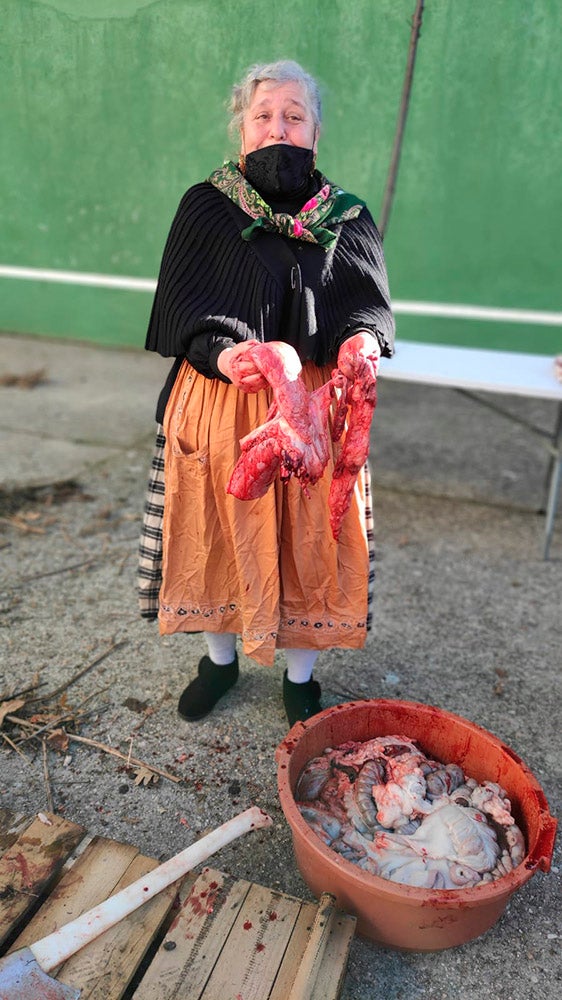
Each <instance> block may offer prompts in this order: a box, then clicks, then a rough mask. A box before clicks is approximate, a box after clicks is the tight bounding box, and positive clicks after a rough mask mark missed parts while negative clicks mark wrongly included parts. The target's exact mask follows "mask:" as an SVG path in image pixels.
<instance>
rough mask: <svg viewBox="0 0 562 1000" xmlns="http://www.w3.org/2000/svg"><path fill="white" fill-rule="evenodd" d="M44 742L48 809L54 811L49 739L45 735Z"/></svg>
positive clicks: (44, 773) (44, 771)
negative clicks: (48, 759)
mask: <svg viewBox="0 0 562 1000" xmlns="http://www.w3.org/2000/svg"><path fill="white" fill-rule="evenodd" d="M41 743H42V744H43V777H44V779H45V791H46V793H47V810H48V812H50V813H52V812H54V811H55V810H54V809H53V792H52V788H51V779H50V778H49V766H48V762H47V740H46V738H45V737H43V739H42V740H41Z"/></svg>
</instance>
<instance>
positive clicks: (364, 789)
mask: <svg viewBox="0 0 562 1000" xmlns="http://www.w3.org/2000/svg"><path fill="white" fill-rule="evenodd" d="M295 801H296V803H297V806H298V808H299V809H300V811H301V813H302V815H303V817H304V818H305V819H306V821H307V823H308V824H309V825H310V826H311V828H312V829H313V830H314V832H315V833H316V834H317V835H318V836H319V837H320V838H321V840H322V841H323V842H324V843H325V844H326V845H327V846H328V847H331V849H332V850H334V851H336V852H338V853H339V854H340V855H341V856H342V857H344V858H345V859H346V860H348V861H351V862H352V863H354V864H356V865H358V866H359V867H361V868H363V869H365V870H366V871H369V872H371V873H372V874H374V875H379V876H381V877H382V878H388V879H391V880H392V881H395V882H403V883H406V884H408V885H415V886H419V887H423V888H433V889H458V888H460V887H462V886H465V887H469V886H474V885H478V884H480V883H482V882H489V881H491V880H492V879H497V878H500V877H501V876H502V875H505V874H506V873H507V872H509V871H511V870H512V869H513V868H514V867H515V866H516V865H518V864H520V863H521V862H522V861H523V859H524V857H525V841H524V838H523V834H522V833H521V830H520V829H519V827H518V826H517V825H516V824H515V822H514V819H513V816H512V814H511V804H510V802H509V799H508V798H507V796H506V794H505V791H504V789H502V788H501V787H500V786H499V785H497V784H496V783H494V782H490V781H484V782H482V783H481V784H478V782H477V781H475V779H474V778H470V777H466V776H465V774H464V773H463V771H462V768H460V767H459V766H458V764H442V763H440V762H438V761H435V760H431V759H430V758H428V757H427V756H426V755H425V754H424V753H423V752H422V751H421V750H420V748H419V747H418V746H417V745H416V744H415V743H414V742H412V741H411V740H409V739H407V738H406V737H402V736H385V737H376V738H375V739H373V740H367V741H366V742H364V743H356V742H353V741H350V742H347V743H343V744H342V745H341V746H339V747H337V748H336V749H332V748H328V749H327V750H325V751H324V753H323V754H322V755H321V756H320V757H315V758H313V759H312V760H311V761H309V762H308V764H307V765H306V766H305V767H304V768H303V771H302V772H301V775H300V777H299V780H298V782H297V785H296V788H295Z"/></svg>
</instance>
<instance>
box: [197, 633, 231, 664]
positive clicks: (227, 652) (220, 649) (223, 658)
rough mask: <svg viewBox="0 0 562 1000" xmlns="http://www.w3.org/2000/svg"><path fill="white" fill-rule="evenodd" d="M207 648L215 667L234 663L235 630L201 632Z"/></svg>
mask: <svg viewBox="0 0 562 1000" xmlns="http://www.w3.org/2000/svg"><path fill="white" fill-rule="evenodd" d="M203 635H204V636H205V640H206V643H207V649H208V650H209V656H210V658H211V660H212V661H213V663H216V665H217V667H226V666H227V665H228V664H229V663H234V658H235V656H236V633H235V632H203Z"/></svg>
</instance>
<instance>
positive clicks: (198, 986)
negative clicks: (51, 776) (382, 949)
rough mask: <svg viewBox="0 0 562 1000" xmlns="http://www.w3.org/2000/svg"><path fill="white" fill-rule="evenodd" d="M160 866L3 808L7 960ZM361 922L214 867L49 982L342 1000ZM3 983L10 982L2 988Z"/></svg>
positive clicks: (104, 994) (163, 993)
mask: <svg viewBox="0 0 562 1000" xmlns="http://www.w3.org/2000/svg"><path fill="white" fill-rule="evenodd" d="M157 864H158V862H157V861H155V860H154V859H153V858H147V857H144V856H142V855H141V854H140V853H139V851H138V850H137V849H136V848H135V847H132V846H130V845H128V844H122V843H119V842H118V841H115V840H108V839H106V838H104V837H87V836H86V832H85V830H84V829H83V828H82V827H80V826H78V825H76V824H75V823H70V822H69V821H68V820H65V819H62V818H61V817H60V816H56V815H53V814H51V813H45V814H42V813H40V814H39V815H38V816H37V817H35V818H34V819H33V820H31V821H30V820H29V819H28V818H25V817H18V816H15V815H14V814H12V813H9V812H7V811H5V810H0V956H1V955H3V954H7V953H9V952H11V951H14V950H16V949H18V948H21V947H24V946H25V945H29V944H31V943H32V942H33V941H37V940H39V939H40V938H42V937H44V936H45V935H46V934H49V933H51V931H53V930H55V929H56V928H58V927H61V926H62V925H63V924H66V923H68V922H69V921H70V920H73V919H74V917H76V916H78V915H79V914H80V913H83V912H84V911H85V910H88V909H90V908H91V907H92V906H95V905H96V904H97V903H99V902H101V901H102V900H104V899H107V897H108V896H110V895H112V894H113V893H114V892H117V891H118V890H119V889H122V888H123V887H124V886H126V885H128V884H129V883H130V882H133V881H134V880H135V879H137V878H140V877H141V876H142V875H143V874H146V873H147V872H148V871H150V870H151V869H152V868H154V867H156V865H157ZM354 931H355V918H354V917H351V916H348V915H347V914H343V913H340V912H338V911H337V910H336V909H335V906H334V900H333V898H332V897H331V896H328V895H326V896H322V897H321V899H320V901H319V903H310V902H305V901H303V900H301V899H297V898H296V897H294V896H289V895H286V894H285V893H282V892H274V891H273V890H272V889H268V888H266V887H265V886H261V885H256V884H255V883H251V882H246V881H244V880H243V879H235V878H233V877H232V876H231V875H228V874H225V873H224V872H220V871H217V870H215V869H212V868H207V867H205V868H203V870H202V871H201V872H199V873H193V872H192V873H190V874H189V875H187V876H186V877H185V878H183V879H181V880H179V881H178V882H176V883H175V884H174V885H173V886H170V888H169V889H167V890H164V891H163V892H161V893H160V894H159V895H157V896H155V897H154V898H153V899H151V900H150V901H149V902H147V903H144V904H143V906H142V907H140V908H139V909H138V910H136V911H135V912H133V913H131V914H130V915H129V916H128V917H127V918H126V919H125V920H122V921H121V922H120V923H119V924H117V925H116V926H115V927H113V928H111V929H110V930H109V931H106V932H105V934H102V935H101V936H100V937H99V938H97V940H95V941H93V942H91V944H89V945H87V946H86V947H85V948H83V949H82V950H81V951H79V952H77V954H75V955H73V956H72V957H71V958H69V959H68V960H67V961H66V962H65V963H64V964H63V965H62V966H60V967H59V968H58V969H55V970H53V971H52V973H51V975H52V976H54V977H56V978H57V979H59V980H60V981H61V982H63V983H66V984H68V985H71V986H74V987H77V988H79V989H81V990H82V994H81V998H82V1000H121V998H123V997H126V998H127V1000H129V998H130V1000H133V998H134V1000H172V998H173V1000H237V998H243V1000H305V998H306V1000H337V998H338V997H339V996H340V992H341V986H342V982H343V977H344V974H345V968H346V965H347V959H348V955H349V948H350V945H351V941H352V938H353V934H354ZM0 987H1V982H0Z"/></svg>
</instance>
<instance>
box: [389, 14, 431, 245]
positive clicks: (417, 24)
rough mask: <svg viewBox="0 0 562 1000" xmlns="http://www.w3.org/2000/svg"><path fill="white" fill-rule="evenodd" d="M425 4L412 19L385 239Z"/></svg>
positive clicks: (392, 157) (392, 166)
mask: <svg viewBox="0 0 562 1000" xmlns="http://www.w3.org/2000/svg"><path fill="white" fill-rule="evenodd" d="M424 3H425V0H417V2H416V9H415V11H414V14H413V17H412V32H411V35H410V47H409V49H408V61H407V63H406V74H405V76H404V85H403V87H402V99H401V101H400V110H399V112H398V120H397V122H396V132H395V134H394V144H393V146H392V154H391V157H390V166H389V169H388V177H387V180H386V187H385V190H384V195H383V200H382V206H381V211H380V216H379V223H378V227H379V232H380V234H381V236H382V238H383V239H384V234H385V232H386V229H387V226H388V220H389V217H390V209H391V205H392V200H393V197H394V188H395V186H396V178H397V176H398V165H399V163H400V153H401V152H402V140H403V137H404V128H405V126H406V118H407V116H408V105H409V103H410V92H411V90H412V80H413V77H414V65H415V61H416V53H417V48H418V39H419V37H420V33H421V25H422V17H423V9H424Z"/></svg>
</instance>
